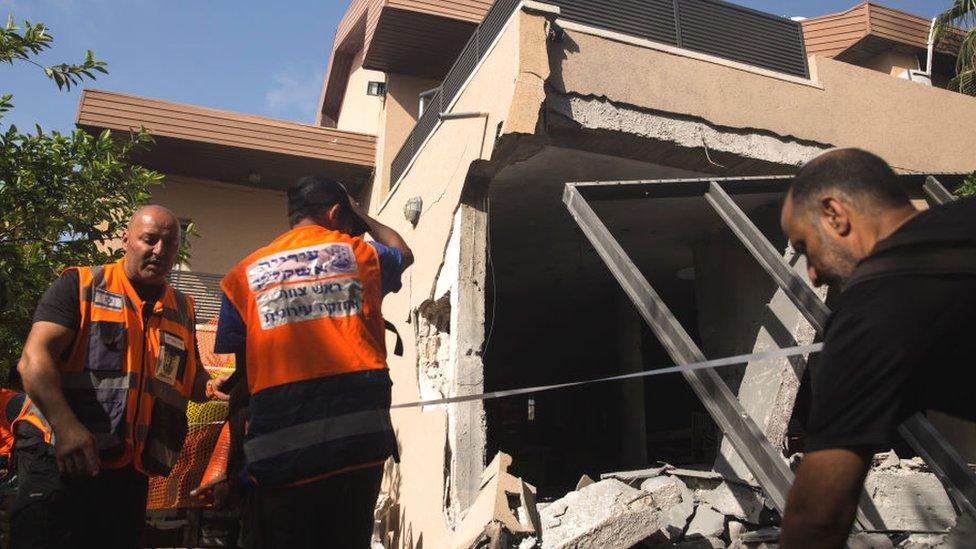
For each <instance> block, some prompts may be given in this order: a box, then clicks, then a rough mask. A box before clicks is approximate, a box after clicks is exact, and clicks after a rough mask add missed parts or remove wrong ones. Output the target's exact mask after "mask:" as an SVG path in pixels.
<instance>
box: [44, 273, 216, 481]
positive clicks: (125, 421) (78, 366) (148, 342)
mask: <svg viewBox="0 0 976 549" xmlns="http://www.w3.org/2000/svg"><path fill="white" fill-rule="evenodd" d="M124 263H125V260H124V259H122V260H119V261H118V262H116V263H112V264H109V265H102V266H97V267H73V269H75V270H77V271H78V276H79V282H80V283H79V291H80V292H81V296H80V305H81V326H80V327H79V331H78V337H76V338H75V344H74V347H73V348H72V350H71V354H70V356H69V357H68V359H67V360H66V361H64V362H63V363H62V364H60V365H59V366H60V370H61V386H62V390H63V391H64V396H65V399H66V400H67V401H68V404H69V405H70V406H71V409H72V411H73V412H74V413H75V415H76V416H77V417H78V420H79V421H81V423H82V424H83V425H85V427H86V428H88V429H89V430H90V431H91V432H92V434H93V435H94V436H95V438H96V440H97V441H98V450H99V457H100V459H101V462H102V467H104V468H109V469H112V468H119V467H124V466H126V465H128V464H129V463H132V464H133V465H134V466H135V468H136V470H138V471H141V472H143V473H145V474H146V475H161V476H165V475H168V474H169V472H170V470H171V469H172V466H173V463H174V462H175V461H176V458H177V456H179V453H180V450H181V449H182V448H183V440H184V438H185V437H186V432H187V419H186V405H187V402H188V400H189V397H190V395H191V394H192V391H193V387H194V384H195V383H197V382H198V380H197V378H198V376H201V375H206V372H205V370H204V369H203V368H202V367H198V365H197V359H196V347H195V345H196V339H195V321H194V313H193V299H192V298H191V297H190V296H187V295H184V294H183V293H181V292H179V291H177V290H175V289H174V288H172V287H171V286H170V285H169V284H168V283H164V285H163V291H162V294H161V295H160V298H159V300H158V301H156V302H155V304H154V305H153V307H152V308H150V307H148V306H146V304H144V303H143V301H142V299H141V298H140V297H139V294H137V293H136V291H135V289H134V288H133V287H132V284H131V283H130V282H129V279H128V277H127V276H126V274H125V270H124Z"/></svg>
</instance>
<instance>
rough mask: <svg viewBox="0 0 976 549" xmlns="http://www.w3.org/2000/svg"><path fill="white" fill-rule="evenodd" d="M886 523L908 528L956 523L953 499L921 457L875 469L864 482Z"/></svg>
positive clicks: (935, 528)
mask: <svg viewBox="0 0 976 549" xmlns="http://www.w3.org/2000/svg"><path fill="white" fill-rule="evenodd" d="M864 487H865V489H866V490H867V492H868V494H870V495H871V499H872V501H874V504H875V506H876V507H877V508H878V512H879V513H880V514H881V518H882V519H884V524H885V527H886V528H888V529H889V530H904V531H909V532H912V531H914V532H933V531H935V532H937V531H942V530H948V529H949V528H951V527H952V526H953V525H954V524H955V523H956V512H955V510H954V509H953V506H952V501H951V500H950V499H949V496H948V495H947V494H946V492H945V488H943V486H942V483H941V482H939V479H938V478H937V477H936V476H935V475H934V474H932V473H931V472H929V471H928V468H927V467H926V466H925V464H924V462H922V460H921V459H919V458H913V459H903V460H900V462H899V464H898V466H897V467H888V468H884V469H877V468H876V469H872V470H871V472H870V473H868V478H867V480H866V481H865V483H864Z"/></svg>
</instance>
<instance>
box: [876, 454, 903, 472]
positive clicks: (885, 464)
mask: <svg viewBox="0 0 976 549" xmlns="http://www.w3.org/2000/svg"><path fill="white" fill-rule="evenodd" d="M874 459H875V461H876V462H878V464H877V465H876V467H877V468H878V469H891V468H892V467H898V466H899V465H901V458H899V457H898V454H896V453H895V451H894V450H891V451H890V452H888V453H886V454H880V455H878V456H875V458H874Z"/></svg>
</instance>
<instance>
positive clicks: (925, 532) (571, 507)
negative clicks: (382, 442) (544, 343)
mask: <svg viewBox="0 0 976 549" xmlns="http://www.w3.org/2000/svg"><path fill="white" fill-rule="evenodd" d="M798 459H799V458H797V457H796V456H794V457H792V458H791V461H792V462H794V463H795V462H797V461H798ZM593 478H596V477H595V476H594V477H590V476H587V475H583V476H582V477H581V479H580V482H579V483H578V484H577V487H576V489H575V490H574V491H572V492H569V493H568V494H566V495H565V496H563V497H562V498H559V499H557V500H555V501H552V502H550V503H541V502H540V503H539V506H538V508H539V510H540V517H541V525H540V530H539V531H538V532H537V533H534V534H533V536H532V537H523V538H522V542H521V543H522V545H521V546H519V545H511V547H520V549H531V548H533V547H540V548H542V549H580V548H584V547H601V548H606V549H631V548H635V549H636V548H639V549H651V548H666V547H675V548H685V549H698V548H701V549H714V548H748V549H757V548H775V547H777V546H778V545H777V544H778V542H779V533H780V530H779V522H780V516H779V513H778V512H776V511H775V510H774V509H773V508H772V505H771V504H770V503H769V502H768V500H767V499H766V497H765V496H764V494H763V492H762V490H761V489H760V488H759V487H758V486H756V485H754V484H751V483H749V482H747V481H744V480H742V479H740V478H731V477H726V476H723V475H722V474H720V473H717V472H714V471H711V470H700V469H682V468H676V467H673V466H670V465H666V464H660V465H658V466H656V467H651V468H646V469H639V470H634V471H621V472H610V473H604V474H602V475H600V477H599V478H600V479H601V480H600V481H597V482H594V481H593ZM866 488H867V490H868V492H869V493H870V494H871V496H872V499H873V501H874V502H875V505H876V506H877V508H878V511H879V513H880V514H881V516H882V517H883V518H884V519H885V521H886V527H887V529H888V530H889V531H890V533H868V532H860V533H858V532H855V533H854V534H852V536H851V538H850V540H849V545H850V546H851V547H879V548H886V547H890V548H906V549H908V548H911V549H933V548H937V547H940V548H941V547H949V545H946V543H947V539H949V538H948V537H947V536H948V531H949V530H950V529H951V528H952V526H953V524H955V518H956V515H955V512H954V510H953V506H952V503H951V502H950V501H949V498H948V497H947V496H946V494H945V491H944V490H943V489H942V487H941V484H940V483H939V481H938V479H937V478H936V477H935V475H933V474H932V473H931V471H929V470H928V468H927V466H926V465H925V464H924V462H923V461H922V460H921V459H919V458H913V459H900V458H899V457H898V456H897V454H895V453H894V452H889V453H886V454H880V455H878V456H876V457H875V459H874V463H873V467H872V469H871V472H870V474H869V475H868V480H867V482H866ZM455 547H457V546H455ZM484 547H488V546H487V545H486V546H484ZM492 547H495V546H492ZM497 547H502V546H501V545H499V546H497ZM506 547H507V546H506Z"/></svg>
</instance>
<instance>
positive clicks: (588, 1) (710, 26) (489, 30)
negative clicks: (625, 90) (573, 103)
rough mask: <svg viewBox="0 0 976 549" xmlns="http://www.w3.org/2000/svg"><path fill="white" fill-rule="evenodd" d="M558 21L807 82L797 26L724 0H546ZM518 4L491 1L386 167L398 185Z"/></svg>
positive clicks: (517, 1) (800, 32) (516, 0)
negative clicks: (466, 42)
mask: <svg viewBox="0 0 976 549" xmlns="http://www.w3.org/2000/svg"><path fill="white" fill-rule="evenodd" d="M546 3H549V4H553V5H556V6H559V8H560V10H561V14H560V18H562V19H565V20H567V21H574V22H577V23H583V24H587V25H591V26H594V27H599V28H604V29H607V30H611V31H614V32H619V33H622V34H628V35H631V36H635V37H638V38H646V39H648V40H653V41H655V42H662V43H665V44H669V45H672V46H677V47H679V48H684V49H688V50H691V51H697V52H701V53H706V54H709V55H714V56H716V57H722V58H725V59H729V60H732V61H738V62H741V63H746V64H749V65H753V66H755V67H759V68H764V69H769V70H773V71H777V72H781V73H784V74H789V75H793V76H799V77H801V78H807V77H808V76H809V72H808V68H807V58H806V51H805V49H804V45H803V30H802V28H801V26H800V24H799V23H798V22H796V21H791V20H789V19H786V18H783V17H778V16H775V15H770V14H768V13H763V12H760V11H756V10H752V9H749V8H744V7H742V6H737V5H735V4H730V3H728V2H724V1H722V0H546ZM518 5H519V0H496V1H495V3H494V4H493V5H492V7H491V9H489V10H488V13H487V14H486V15H485V18H484V20H483V21H482V23H481V25H480V26H478V28H477V29H476V30H475V31H474V34H473V35H472V36H471V39H470V40H469V41H468V44H467V45H466V46H465V48H464V49H463V50H462V51H461V54H460V55H459V56H458V58H457V60H456V61H455V62H454V66H453V67H451V70H450V71H448V73H447V76H445V77H444V81H443V82H442V84H441V87H440V89H439V91H438V92H437V93H436V94H435V95H434V96H433V97H432V98H431V100H430V102H429V103H428V104H427V105H428V106H427V107H426V108H425V110H424V113H423V114H422V115H421V116H420V119H419V120H418V121H417V125H416V126H415V127H414V129H413V131H411V132H410V135H409V136H408V137H407V140H406V142H404V144H403V146H402V147H401V148H400V151H399V152H398V153H397V155H396V157H395V158H394V159H393V162H392V164H391V167H390V172H391V173H390V181H391V182H392V183H394V184H396V183H397V182H398V181H399V180H400V177H401V176H403V173H404V172H405V171H406V169H407V166H409V165H410V162H411V161H412V160H413V158H414V157H415V156H416V155H417V153H418V152H419V151H420V148H421V146H423V144H424V141H426V140H427V138H428V137H429V136H430V134H431V133H432V132H433V131H434V128H435V127H436V125H437V121H438V119H439V118H440V114H441V113H442V112H444V111H445V109H447V108H448V107H450V105H451V103H452V102H453V101H454V99H455V98H456V97H457V95H458V94H459V93H460V92H461V86H462V85H463V84H464V82H465V81H466V80H467V79H468V77H469V76H471V74H472V72H474V69H475V67H477V65H478V63H479V62H480V61H481V59H482V58H483V57H484V55H485V54H486V53H487V50H488V48H489V47H490V45H491V43H492V42H493V41H494V40H495V39H496V38H497V37H498V35H499V33H500V32H501V30H502V28H503V27H504V26H505V22H506V21H508V19H509V18H510V17H511V16H512V13H513V12H514V11H515V8H516V7H518Z"/></svg>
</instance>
